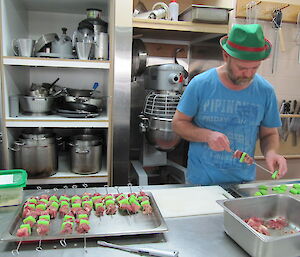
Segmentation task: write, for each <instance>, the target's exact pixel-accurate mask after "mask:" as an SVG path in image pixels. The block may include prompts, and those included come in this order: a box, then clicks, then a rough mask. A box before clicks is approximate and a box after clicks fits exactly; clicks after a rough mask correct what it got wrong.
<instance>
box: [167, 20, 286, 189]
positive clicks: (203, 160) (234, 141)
mask: <svg viewBox="0 0 300 257" xmlns="http://www.w3.org/2000/svg"><path fill="white" fill-rule="evenodd" d="M220 45H221V47H222V49H223V52H222V54H223V59H224V62H225V63H224V65H222V66H220V67H217V68H213V69H210V70H208V71H206V72H204V73H201V74H199V75H197V76H195V77H194V78H193V79H192V80H191V81H190V83H189V85H188V86H187V88H186V90H185V92H184V94H183V95H182V98H181V100H180V103H179V104H178V106H177V111H176V113H175V115H174V118H173V123H172V124H173V130H174V131H175V132H176V133H177V134H178V135H180V136H181V137H183V138H184V139H186V140H188V141H190V146H189V153H188V169H187V170H188V171H187V181H188V182H189V183H192V184H201V185H214V184H223V183H242V182H247V181H251V180H254V179H255V165H249V164H247V163H243V162H240V161H239V159H236V158H233V153H234V152H235V151H236V150H241V151H243V152H246V153H247V154H249V155H250V156H253V155H254V151H255V145H256V140H257V138H258V137H259V139H260V146H261V150H262V153H263V154H264V156H265V158H266V164H267V167H268V169H269V170H270V171H272V172H274V171H275V170H277V169H278V170H279V173H278V176H277V178H281V177H282V176H284V175H285V173H286V172H287V164H286V160H285V158H284V157H282V156H281V155H279V154H277V153H276V151H277V149H278V147H279V135H278V129H277V128H278V127H280V126H281V121H280V116H279V111H278V106H277V99H276V96H275V93H274V90H273V87H272V85H271V84H270V83H269V82H268V81H266V80H265V79H264V78H262V77H261V76H260V75H258V74H256V71H257V70H258V68H259V66H260V64H261V61H262V60H264V59H266V58H267V57H268V56H269V55H270V52H271V44H270V42H269V41H268V40H266V39H265V38H264V34H263V30H262V27H261V26H260V25H258V24H250V25H240V24H236V25H234V26H233V27H232V29H231V31H230V33H229V36H225V37H223V38H221V39H220ZM270 177H271V175H270Z"/></svg>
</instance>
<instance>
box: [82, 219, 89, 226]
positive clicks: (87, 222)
mask: <svg viewBox="0 0 300 257" xmlns="http://www.w3.org/2000/svg"><path fill="white" fill-rule="evenodd" d="M83 223H85V224H88V225H89V224H90V222H89V221H88V220H79V224H80V225H81V224H83Z"/></svg>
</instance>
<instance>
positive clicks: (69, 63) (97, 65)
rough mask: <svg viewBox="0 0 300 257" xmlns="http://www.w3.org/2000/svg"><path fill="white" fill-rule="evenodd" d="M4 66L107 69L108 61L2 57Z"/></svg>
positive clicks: (108, 66)
mask: <svg viewBox="0 0 300 257" xmlns="http://www.w3.org/2000/svg"><path fill="white" fill-rule="evenodd" d="M3 64H4V65H17V66H31V67H63V68H89V69H109V68H110V61H98V60H78V59H60V58H57V59H54V58H37V57H19V56H4V57H3Z"/></svg>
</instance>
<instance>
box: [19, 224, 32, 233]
mask: <svg viewBox="0 0 300 257" xmlns="http://www.w3.org/2000/svg"><path fill="white" fill-rule="evenodd" d="M20 228H27V230H28V233H29V234H31V227H30V225H29V224H22V225H21V226H20Z"/></svg>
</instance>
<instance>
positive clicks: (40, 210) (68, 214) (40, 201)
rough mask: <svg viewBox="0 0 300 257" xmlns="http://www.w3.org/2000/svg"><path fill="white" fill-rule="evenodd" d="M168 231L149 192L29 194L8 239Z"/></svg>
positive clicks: (19, 239) (47, 238) (7, 233)
mask: <svg viewBox="0 0 300 257" xmlns="http://www.w3.org/2000/svg"><path fill="white" fill-rule="evenodd" d="M165 231H167V226H166V223H165V221H164V219H163V217H162V215H161V213H160V211H159V208H158V206H157V204H156V202H155V200H154V198H153V196H152V194H151V193H150V192H144V191H140V192H137V193H134V192H130V193H118V194H109V193H106V194H101V193H89V192H84V193H82V194H68V193H65V194H52V195H47V194H40V195H30V196H29V197H28V198H27V199H26V200H25V201H24V203H23V204H22V206H20V208H19V210H18V212H17V215H16V217H15V218H14V219H13V222H12V224H11V225H10V226H9V229H8V231H7V232H6V233H4V234H3V235H2V236H1V240H5V241H38V240H55V239H68V238H92V237H94V238H97V237H107V236H123V235H138V234H156V233H163V232H165Z"/></svg>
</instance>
